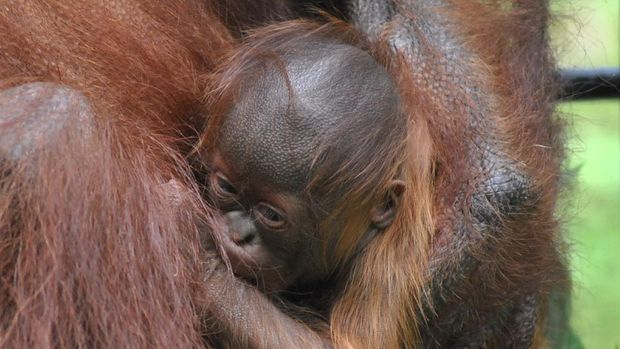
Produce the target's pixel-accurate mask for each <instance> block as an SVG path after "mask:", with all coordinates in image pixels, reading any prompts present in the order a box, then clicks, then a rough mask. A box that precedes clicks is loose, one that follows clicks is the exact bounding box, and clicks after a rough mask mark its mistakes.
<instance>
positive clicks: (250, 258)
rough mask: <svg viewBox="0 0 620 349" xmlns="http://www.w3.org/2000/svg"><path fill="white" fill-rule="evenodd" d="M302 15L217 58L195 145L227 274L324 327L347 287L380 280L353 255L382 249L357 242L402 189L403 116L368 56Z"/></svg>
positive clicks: (379, 229)
mask: <svg viewBox="0 0 620 349" xmlns="http://www.w3.org/2000/svg"><path fill="white" fill-rule="evenodd" d="M304 25H307V24H305V23H303V22H302V23H297V24H296V27H295V28H297V29H296V30H290V29H288V28H286V27H285V28H284V29H282V28H278V29H276V30H273V31H271V32H270V31H269V30H266V31H265V33H263V34H259V35H255V36H254V37H252V38H251V41H250V44H248V46H246V47H245V48H243V49H242V50H241V51H240V52H239V53H238V54H236V55H235V56H234V57H233V58H232V59H231V61H230V62H227V64H226V65H225V67H226V69H225V70H224V71H223V72H221V76H220V80H219V81H221V83H220V84H221V85H220V86H219V90H220V91H222V94H221V95H220V96H218V99H217V100H216V101H215V103H214V105H215V106H216V107H215V111H214V112H212V114H211V116H210V119H209V121H208V125H207V134H206V136H205V138H204V140H203V142H204V143H203V144H202V147H203V148H202V150H203V151H202V152H201V154H202V156H203V159H204V160H203V161H205V162H206V163H207V164H208V165H207V166H208V169H207V171H208V177H207V178H208V179H207V180H206V182H207V186H208V197H209V199H210V201H211V202H212V204H213V205H214V206H216V207H217V208H218V209H219V210H220V212H221V213H222V216H223V219H222V220H223V221H224V222H225V226H226V227H225V228H224V229H222V234H220V235H222V236H220V237H219V239H220V240H221V241H220V243H221V245H222V247H223V250H224V251H225V252H226V253H225V254H226V256H227V258H228V260H229V261H230V263H231V266H232V270H233V272H234V274H235V275H236V276H237V277H239V278H242V279H244V280H246V281H247V282H249V283H250V284H254V285H256V286H257V287H258V289H260V290H261V291H263V292H264V293H265V294H267V295H268V296H270V297H271V298H272V300H273V299H274V298H275V299H277V300H278V301H277V302H274V303H277V304H289V305H290V304H292V305H298V306H299V305H303V306H305V307H309V308H310V310H311V312H312V313H314V314H318V315H319V316H321V317H323V318H328V319H330V324H331V325H333V323H334V321H333V318H334V314H335V312H334V307H335V306H338V304H340V302H343V301H346V299H347V297H348V296H345V295H346V294H347V293H349V292H358V291H360V290H363V292H366V291H369V292H372V291H370V290H372V289H374V288H378V289H382V288H386V287H388V286H390V287H391V286H392V285H387V284H386V283H384V282H383V281H377V282H376V283H375V281H374V280H371V278H370V279H368V278H367V279H363V276H362V275H361V273H362V272H363V270H365V269H367V268H368V266H367V265H366V264H365V263H377V264H382V265H383V266H381V267H380V268H382V269H385V268H386V265H389V264H390V260H389V258H386V260H383V261H379V260H377V259H376V257H377V256H378V255H379V254H381V253H383V252H384V251H381V252H379V253H378V254H375V253H374V252H372V253H368V250H369V247H370V245H371V244H376V243H378V242H377V239H378V238H379V237H380V236H383V237H384V238H386V237H387V236H386V235H385V233H386V232H387V231H388V230H389V229H390V226H391V225H393V224H394V223H395V222H396V221H397V220H398V217H399V215H400V214H401V212H400V211H401V207H402V205H403V200H405V199H406V196H408V195H409V190H410V189H409V188H410V185H411V184H410V183H411V181H410V180H408V179H410V178H412V176H411V175H410V174H409V172H408V170H406V168H407V167H408V166H410V164H409V163H408V160H409V159H410V157H409V156H407V155H406V154H407V139H408V135H409V131H408V127H409V120H408V117H407V116H406V114H405V113H403V111H402V108H401V105H400V97H399V93H398V89H397V85H396V82H395V81H394V79H393V78H392V76H391V74H390V73H388V71H387V70H386V68H385V67H384V66H383V65H382V64H379V63H378V62H377V60H376V59H375V58H373V56H371V54H369V53H368V52H367V51H366V50H364V49H362V48H360V47H361V45H356V44H352V43H349V42H346V41H343V40H340V39H339V38H338V35H334V34H333V33H331V32H329V31H326V30H325V29H324V28H318V29H317V28H316V27H311V28H310V29H309V30H308V31H307V32H308V34H307V35H300V34H299V33H300V32H303V29H304V28H303V26H304ZM300 26H301V29H300ZM332 30H333V29H332ZM406 179H407V180H406ZM405 191H407V194H408V195H404V193H405ZM406 200H409V199H406ZM407 217H410V215H407ZM402 224H403V223H402V222H400V224H398V226H399V227H400V226H401V225H402ZM399 229H400V228H399ZM216 233H217V232H216ZM391 234H396V233H391ZM412 235H413V234H412ZM390 239H391V240H392V243H393V241H395V239H394V236H392V237H391V238H390ZM373 247H375V248H385V246H384V245H379V247H377V246H373ZM387 253H388V256H389V257H391V253H392V251H388V252H387ZM408 253H415V251H412V250H411V249H409V251H408ZM378 258H383V257H378ZM411 264H412V265H413V264H415V263H411ZM373 268H374V265H373ZM382 274H383V275H381V277H384V275H388V274H389V271H386V273H385V274H384V273H382ZM407 277H408V278H409V279H410V280H416V279H415V277H416V275H415V273H411V274H408V275H407ZM406 282H409V280H407V281H406ZM357 283H361V284H362V285H360V286H356V284H357ZM365 283H369V284H370V285H369V286H365V285H364V284H365ZM351 287H354V289H350V288H351ZM395 289H398V287H396V288H395ZM413 290H415V288H414V287H409V286H407V291H408V292H412V291H413ZM397 292H400V290H398V291H397ZM377 293H378V294H379V295H380V296H379V297H390V295H389V291H386V292H384V291H382V290H381V291H378V292H377ZM409 296H411V295H410V294H409V295H407V297H409ZM370 297H373V296H372V295H371V296H370ZM213 298H217V297H212V299H213ZM399 298H402V297H399ZM283 299H284V300H285V302H282V301H281V300H283ZM411 299H415V297H411ZM382 300H383V299H381V301H382ZM240 301H241V302H248V300H247V298H246V299H243V300H240ZM386 301H387V299H386ZM407 302H408V301H407ZM357 303H358V304H355V305H351V306H352V307H358V306H359V307H367V306H368V305H367V304H364V303H361V302H357ZM378 303H380V302H378ZM378 303H377V304H378ZM381 307H382V309H383V307H384V306H383V305H381ZM385 307H388V306H385ZM287 308H288V309H285V311H286V312H287V314H290V313H291V311H290V310H291V309H290V307H287ZM346 308H347V306H343V309H342V311H343V312H348V311H351V310H350V309H346ZM243 309H246V310H247V308H243ZM260 309H261V311H262V312H264V308H262V307H261V308H260ZM345 309H346V310H345ZM355 311H356V310H353V312H355ZM360 316H363V317H365V318H366V317H369V316H368V314H365V315H360ZM295 317H296V318H297V316H295ZM302 320H304V321H306V320H307V319H302ZM237 321H249V320H248V319H247V317H246V315H244V316H243V317H242V318H240V319H237ZM257 321H259V320H257ZM260 321H269V316H268V315H265V316H263V318H262V319H261V320H260ZM306 322H307V323H308V321H306ZM237 324H239V322H237ZM245 326H247V325H244V326H242V327H245ZM256 326H260V325H256ZM315 327H316V326H315ZM241 332H243V331H239V330H238V329H236V330H234V334H235V335H237V336H238V335H239V333H241ZM289 332H290V330H289ZM332 333H333V328H332ZM274 335H276V336H277V335H278V334H274ZM321 337H322V338H324V339H325V338H329V333H322V334H321ZM327 341H331V340H330V339H327ZM246 344H247V343H246ZM285 347H286V346H285ZM309 347H314V346H309Z"/></svg>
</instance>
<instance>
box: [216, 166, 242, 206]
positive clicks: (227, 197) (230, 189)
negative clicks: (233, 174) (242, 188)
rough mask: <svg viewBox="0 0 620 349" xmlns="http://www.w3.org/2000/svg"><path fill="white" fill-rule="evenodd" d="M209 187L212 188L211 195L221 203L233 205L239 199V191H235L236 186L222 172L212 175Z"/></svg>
mask: <svg viewBox="0 0 620 349" xmlns="http://www.w3.org/2000/svg"><path fill="white" fill-rule="evenodd" d="M209 186H210V187H211V193H212V195H213V196H214V199H217V200H218V201H219V202H221V203H231V202H233V201H234V200H235V199H236V198H237V195H238V192H237V189H235V186H234V185H232V184H231V183H230V181H229V180H228V179H227V178H226V177H225V176H224V175H223V174H221V173H220V172H215V173H213V174H211V176H210V178H209Z"/></svg>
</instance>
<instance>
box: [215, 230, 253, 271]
mask: <svg viewBox="0 0 620 349" xmlns="http://www.w3.org/2000/svg"><path fill="white" fill-rule="evenodd" d="M221 242H222V247H223V248H224V252H225V253H226V256H227V257H228V260H229V261H230V266H231V267H232V270H233V272H234V273H235V275H236V276H239V277H242V278H244V279H247V280H248V281H251V280H255V279H256V277H257V275H256V270H257V269H258V265H257V264H256V263H255V262H254V259H253V258H252V256H251V255H250V254H249V253H248V252H247V251H246V250H245V249H244V248H243V247H241V246H239V245H237V244H236V243H235V242H234V241H232V239H231V238H230V237H229V236H228V235H226V234H223V236H222V239H221Z"/></svg>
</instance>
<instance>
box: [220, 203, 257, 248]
mask: <svg viewBox="0 0 620 349" xmlns="http://www.w3.org/2000/svg"><path fill="white" fill-rule="evenodd" d="M226 220H227V223H228V226H229V227H230V228H229V229H228V236H229V237H230V239H231V240H232V241H233V242H235V243H236V244H237V245H239V246H244V245H247V244H251V243H253V242H254V240H255V239H256V235H257V231H256V225H255V224H254V220H253V219H252V217H251V216H250V215H249V214H247V213H246V212H244V211H231V212H228V213H226Z"/></svg>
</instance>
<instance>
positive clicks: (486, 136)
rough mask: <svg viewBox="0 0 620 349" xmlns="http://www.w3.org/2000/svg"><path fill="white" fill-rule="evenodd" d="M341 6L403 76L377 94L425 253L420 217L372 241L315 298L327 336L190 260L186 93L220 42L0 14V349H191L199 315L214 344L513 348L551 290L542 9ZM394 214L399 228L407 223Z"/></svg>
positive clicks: (117, 18)
mask: <svg viewBox="0 0 620 349" xmlns="http://www.w3.org/2000/svg"><path fill="white" fill-rule="evenodd" d="M345 5H346V6H344V7H346V8H347V9H348V11H347V14H348V19H350V20H351V21H352V22H354V23H355V24H356V25H357V27H358V28H359V29H360V30H362V31H363V32H365V33H366V34H367V35H368V36H369V37H370V38H371V39H376V38H383V39H384V40H386V41H387V42H388V43H389V44H390V45H391V47H392V49H393V50H394V51H398V52H401V53H402V54H403V56H404V59H405V61H407V63H408V64H406V65H405V67H407V68H408V69H409V70H404V69H403V70H400V69H399V70H398V71H399V72H400V74H398V75H397V76H395V77H394V78H395V80H396V84H397V85H398V86H400V96H399V99H400V100H402V102H403V103H404V104H405V106H406V107H407V108H406V110H407V111H408V112H409V113H411V115H413V116H415V120H417V121H419V122H416V125H417V127H420V129H422V130H424V129H426V128H427V129H428V136H430V138H431V139H432V141H433V159H432V161H429V163H427V165H429V166H431V165H432V166H433V167H434V169H435V178H434V180H433V181H432V183H430V185H429V188H433V195H432V196H433V198H434V199H433V201H432V202H430V201H429V202H428V204H432V205H433V212H434V213H433V214H434V216H433V218H434V224H435V227H436V230H435V233H434V236H433V240H432V242H431V244H430V245H428V246H426V245H425V241H424V240H425V239H424V235H423V234H420V236H408V235H407V234H406V232H410V231H416V229H417V228H421V227H423V226H424V222H423V221H424V220H423V219H421V218H419V219H413V221H414V224H415V226H413V227H406V228H407V229H404V228H403V229H400V230H399V229H392V227H397V226H398V225H395V223H392V225H391V226H390V229H391V230H390V229H388V230H385V231H384V232H383V233H380V234H378V235H377V236H374V237H373V238H372V239H371V241H369V242H368V245H367V246H366V248H365V249H364V251H363V253H362V255H361V256H359V257H356V258H359V259H356V262H355V264H354V265H353V266H352V270H353V272H350V273H348V274H345V275H344V276H339V277H341V278H340V279H339V280H338V281H340V282H345V281H346V283H347V287H346V288H345V289H344V290H331V289H329V287H328V286H329V285H326V286H325V288H326V289H328V290H329V291H330V292H329V294H330V295H335V297H334V299H329V300H326V301H325V304H328V305H329V312H328V314H327V315H328V316H329V318H328V321H326V322H324V323H322V322H320V321H319V324H318V325H315V324H314V322H313V323H312V324H311V325H312V326H307V325H304V324H303V323H301V322H298V321H295V320H297V319H303V318H301V317H300V315H299V313H303V308H302V309H300V310H301V311H296V312H294V313H292V314H288V315H287V314H286V313H283V312H282V311H281V310H280V309H278V307H276V306H274V304H273V303H274V302H275V301H274V298H271V299H269V298H266V297H265V296H264V295H263V294H262V293H261V292H260V291H258V289H256V288H254V286H252V285H249V284H246V283H245V282H244V281H240V280H236V279H235V278H234V277H232V276H231V275H230V274H229V273H227V272H226V268H224V267H223V264H222V263H221V262H220V261H219V259H217V258H216V257H214V256H212V255H210V254H208V252H207V253H205V254H201V252H200V251H198V247H197V245H198V243H197V241H198V240H199V235H200V234H201V233H203V234H204V228H203V227H202V225H201V224H200V222H202V221H203V219H202V216H203V215H207V216H208V213H209V211H208V210H205V209H204V207H203V205H202V203H201V200H200V198H199V196H198V195H197V190H196V189H195V185H194V180H193V177H192V176H191V173H190V171H189V168H188V166H187V165H186V163H185V160H184V159H183V155H184V154H185V153H186V152H187V151H188V150H189V149H190V148H191V145H192V144H191V143H192V141H193V139H194V138H193V137H194V136H195V132H194V128H195V127H198V125H199V122H198V119H197V118H196V117H195V116H196V115H197V111H198V107H197V106H198V102H199V98H198V96H199V95H200V94H201V93H202V92H203V91H202V88H203V86H204V84H203V81H202V80H201V79H200V78H199V76H205V75H201V73H208V72H210V71H211V70H212V68H213V66H214V64H213V62H215V61H216V60H219V59H220V58H221V57H222V55H223V53H224V52H226V51H228V50H229V46H230V45H229V44H230V42H231V39H230V38H229V36H228V34H227V32H226V28H224V26H223V25H222V24H220V21H219V20H218V18H216V17H215V16H214V15H213V12H212V11H211V10H210V9H209V7H208V6H206V5H205V4H204V2H200V1H191V0H190V1H183V2H176V3H173V4H169V3H158V4H151V3H147V2H140V1H136V2H127V1H123V2H113V3H111V4H110V3H108V4H106V5H105V6H104V5H101V4H99V3H97V2H94V1H92V2H83V3H79V4H66V3H61V2H59V1H58V2H57V1H41V2H11V3H7V4H3V6H1V7H0V52H2V54H0V81H1V86H0V88H1V92H0V106H1V108H0V110H1V112H0V120H1V121H0V122H1V123H0V136H1V138H0V152H1V153H2V165H1V166H2V171H1V173H2V179H1V180H0V190H1V193H2V197H0V232H1V234H2V235H1V236H0V239H1V242H0V277H1V278H2V283H1V284H0V305H1V306H2V313H1V314H0V341H1V342H0V343H1V344H2V346H7V347H33V346H35V347H59V346H70V347H93V346H94V347H119V346H120V347H124V346H130V347H196V346H202V345H203V342H202V338H201V337H202V335H203V332H202V330H201V321H202V317H203V316H204V317H205V318H206V319H207V323H208V324H209V325H212V323H214V324H215V325H214V326H222V327H223V328H224V330H225V331H224V333H225V335H228V336H229V337H230V338H224V340H223V342H224V343H231V344H232V345H243V344H246V343H249V344H253V345H254V346H257V347H261V346H262V347H270V348H271V347H299V346H300V345H301V343H310V344H312V345H314V344H316V346H319V345H323V344H325V345H334V346H336V347H369V348H374V347H388V348H391V347H412V346H415V345H416V344H421V345H422V344H423V345H425V346H433V345H435V346H455V347H458V346H468V345H469V346H476V345H483V344H487V345H494V344H497V345H508V346H515V347H517V346H518V347H522V346H527V345H528V344H529V343H530V342H531V341H532V335H533V333H534V328H533V325H534V324H535V323H536V322H537V318H536V315H537V314H538V313H539V312H541V309H543V307H544V306H545V304H544V303H545V300H546V296H545V295H546V292H547V291H548V290H549V288H550V285H553V284H554V281H555V280H554V279H553V277H552V276H553V274H554V271H555V270H554V269H562V265H561V263H560V262H559V257H558V253H557V251H556V247H555V243H554V239H555V237H554V235H553V231H554V226H555V222H554V220H553V217H552V209H553V204H554V199H555V194H556V190H557V189H556V188H557V183H556V180H557V178H556V177H557V173H558V166H559V165H558V163H559V159H560V152H559V145H560V144H559V142H558V141H557V140H556V139H555V138H554V137H555V135H556V133H557V131H556V130H555V128H554V127H555V125H554V124H553V122H552V121H551V120H550V117H549V114H550V111H551V109H552V89H551V88H550V87H552V85H553V80H552V79H551V66H550V63H549V60H548V57H547V47H546V41H545V39H546V37H545V34H544V26H545V21H546V7H545V4H544V2H540V1H519V2H518V3H515V5H514V6H513V5H512V3H508V5H506V4H505V3H501V4H495V3H488V2H487V3H485V4H480V3H469V2H466V1H461V2H458V1H455V2H452V1H450V2H447V1H446V2H445V3H444V2H442V1H432V2H430V3H429V2H424V3H422V2H415V1H412V2H407V3H404V2H403V3H402V4H401V3H398V4H396V3H393V2H387V1H386V2H381V1H380V2H372V3H370V2H369V3H366V2H365V1H352V2H349V3H346V4H345ZM344 7H341V8H344ZM474 14H475V15H474ZM481 14H483V15H481ZM93 19H96V20H93ZM235 23H236V24H235V28H237V27H241V26H242V25H243V23H246V22H243V21H241V20H239V21H236V22H235ZM302 34H304V33H302V32H301V30H300V35H302ZM352 46H353V47H355V45H352ZM242 50H243V48H242ZM356 52H357V51H356ZM395 57H397V56H395ZM398 57H399V56H398ZM395 61H396V63H398V64H396V66H397V67H399V68H400V67H401V63H402V62H401V61H400V59H399V58H395ZM382 64H386V65H387V64H388V63H387V62H383V63H382ZM389 70H390V71H392V72H393V70H391V69H389ZM206 77H207V78H209V76H208V75H206ZM403 87H407V88H403ZM207 107H208V106H207ZM408 141H411V142H413V143H414V145H419V143H418V144H416V143H415V142H420V141H419V140H415V139H413V138H411V139H408ZM457 150H458V151H459V152H457ZM410 151H411V150H410ZM422 153H423V152H422ZM507 154H509V155H510V156H508V155H507ZM362 173H363V172H362ZM381 180H385V181H388V182H389V181H391V180H392V178H382V179H381ZM405 183H406V185H409V186H411V185H413V184H414V183H421V182H413V181H412V182H407V181H405ZM394 188H397V187H394ZM391 193H394V194H398V193H399V191H392V192H391ZM404 193H407V191H405V192H404ZM394 194H390V195H394ZM401 195H402V194H401ZM396 197H398V195H397V196H396ZM363 199H367V198H363ZM399 200H401V204H400V205H399V207H400V208H401V209H399V212H411V210H416V209H417V208H416V207H414V206H413V204H408V203H407V202H411V201H414V200H415V198H412V197H405V196H402V199H400V198H399ZM386 202H389V200H388V201H386ZM414 203H415V202H414ZM388 206H389V205H388ZM421 211H422V212H423V211H424V210H421ZM386 212H390V210H386ZM523 217H526V218H525V219H524V218H523ZM207 218H208V217H207ZM395 222H396V221H395ZM215 226H216V228H217V227H218V224H216V225H215ZM388 231H391V233H390V234H385V233H386V232H388ZM420 231H422V232H423V231H424V230H423V229H422V230H420ZM343 237H344V238H347V237H348V235H343ZM403 238H404V240H403ZM412 244H413V247H414V248H415V250H416V251H418V252H415V251H412V250H411V248H410V247H411V246H412ZM404 250H406V251H404ZM425 252H426V253H425ZM427 255H428V256H427ZM400 257H402V258H400ZM364 259H366V261H365V262H364V263H361V262H359V261H360V260H364ZM372 259H375V260H374V263H372V262H368V260H372ZM412 260H414V261H419V264H415V265H411V264H408V263H407V262H406V261H412ZM425 264H428V265H429V266H430V272H429V273H426V274H427V275H426V278H424V277H423V276H424V274H425V272H426V269H425V267H424V265H425ZM206 272H210V274H209V275H208V276H204V275H203V274H204V273H206ZM412 276H415V277H414V278H412ZM345 278H346V280H345ZM382 280H383V281H382ZM429 280H430V281H429ZM202 281H204V283H202ZM348 281H350V282H348ZM204 286H207V287H206V288H204V289H203V287H204ZM474 286H476V287H475V288H474ZM424 290H427V291H428V292H430V296H429V297H428V298H426V297H423V296H422V294H423V292H424ZM275 299H276V300H277V297H276V298H275ZM463 299H464V300H465V301H463ZM291 301H292V303H293V304H297V305H300V306H304V305H307V306H309V307H310V308H314V307H316V306H317V304H318V305H321V304H322V302H321V301H322V300H321V299H315V298H312V297H309V299H308V300H307V301H305V300H303V301H302V297H297V299H292V300H291ZM235 302H240V303H239V304H237V303H235ZM304 302H305V303H307V304H304ZM275 303H276V304H277V302H275ZM313 303H314V304H313ZM239 310H241V311H244V310H247V312H245V313H244V312H241V313H240V312H239ZM313 310H314V309H313ZM319 314H320V313H319ZM257 318H258V319H259V320H261V321H260V322H256V321H252V320H255V319H257ZM541 323H542V322H541ZM230 324H232V327H229V328H226V327H227V326H229V325H230ZM326 326H329V330H325V327H326ZM212 329H213V327H211V326H209V327H208V330H212ZM215 329H216V330H219V328H217V327H215ZM226 331H229V332H228V333H226ZM541 331H542V326H541ZM540 333H542V332H540ZM235 336H239V338H240V340H241V342H238V343H235V340H236V338H235ZM207 337H209V333H207ZM218 337H219V336H218V335H214V338H216V339H218ZM503 340H505V341H506V342H502V341H503ZM214 342H215V343H218V341H217V340H215V341H214ZM498 343H499V344H498Z"/></svg>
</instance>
